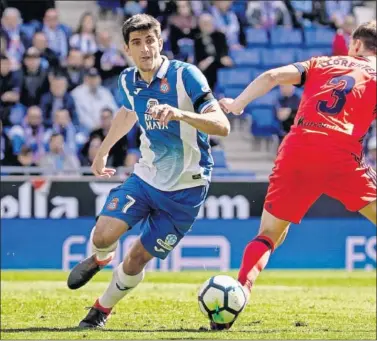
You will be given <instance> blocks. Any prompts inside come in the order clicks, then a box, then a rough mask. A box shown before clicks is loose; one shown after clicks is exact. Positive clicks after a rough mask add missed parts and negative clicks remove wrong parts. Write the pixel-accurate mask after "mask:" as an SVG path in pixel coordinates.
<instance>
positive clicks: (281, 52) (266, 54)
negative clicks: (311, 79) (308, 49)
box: [261, 48, 297, 68]
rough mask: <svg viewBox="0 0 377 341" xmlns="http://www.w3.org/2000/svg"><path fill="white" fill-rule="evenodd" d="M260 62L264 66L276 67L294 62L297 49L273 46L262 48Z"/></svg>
mask: <svg viewBox="0 0 377 341" xmlns="http://www.w3.org/2000/svg"><path fill="white" fill-rule="evenodd" d="M261 55H262V64H263V66H265V67H267V68H268V67H270V68H271V67H277V66H283V65H287V64H291V63H294V62H295V61H296V55H297V49H294V48H273V49H262V50H261Z"/></svg>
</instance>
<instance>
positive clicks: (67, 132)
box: [52, 109, 77, 154]
mask: <svg viewBox="0 0 377 341" xmlns="http://www.w3.org/2000/svg"><path fill="white" fill-rule="evenodd" d="M52 132H53V133H59V134H61V135H62V136H63V138H64V143H65V145H66V147H67V149H68V150H69V151H70V152H72V153H74V154H76V153H77V146H76V128H75V127H74V125H73V124H72V121H71V117H70V114H69V112H68V110H66V109H59V110H57V111H56V113H55V115H54V124H53V126H52Z"/></svg>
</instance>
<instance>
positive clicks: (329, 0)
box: [325, 0, 352, 28]
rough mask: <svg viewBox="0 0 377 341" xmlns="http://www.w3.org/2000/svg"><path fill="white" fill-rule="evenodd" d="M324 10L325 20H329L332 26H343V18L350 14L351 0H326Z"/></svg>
mask: <svg viewBox="0 0 377 341" xmlns="http://www.w3.org/2000/svg"><path fill="white" fill-rule="evenodd" d="M325 10H326V15H327V20H329V21H330V22H331V23H332V25H333V27H334V28H339V27H342V26H343V23H344V20H345V18H346V17H347V16H348V15H350V14H352V1H344V0H326V1H325Z"/></svg>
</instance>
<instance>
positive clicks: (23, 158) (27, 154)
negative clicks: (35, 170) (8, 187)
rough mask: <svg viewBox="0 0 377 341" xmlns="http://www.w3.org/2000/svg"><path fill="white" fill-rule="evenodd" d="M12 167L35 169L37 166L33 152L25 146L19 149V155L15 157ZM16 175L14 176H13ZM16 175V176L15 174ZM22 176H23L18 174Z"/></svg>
mask: <svg viewBox="0 0 377 341" xmlns="http://www.w3.org/2000/svg"><path fill="white" fill-rule="evenodd" d="M14 166H18V167H36V166H37V164H36V163H35V162H34V159H33V151H32V150H31V148H30V147H28V146H27V145H23V146H22V147H21V151H20V153H19V154H18V155H17V160H16V162H15V163H14ZM13 175H16V174H13ZM17 175H18V174H17ZM19 175H23V174H19Z"/></svg>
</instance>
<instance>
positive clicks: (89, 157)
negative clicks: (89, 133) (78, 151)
mask: <svg viewBox="0 0 377 341" xmlns="http://www.w3.org/2000/svg"><path fill="white" fill-rule="evenodd" d="M101 143H102V139H101V138H100V137H99V136H96V135H95V136H93V137H92V138H91V139H90V140H89V141H88V142H87V150H86V155H85V156H84V157H83V159H82V161H81V165H82V166H84V167H90V166H91V165H92V163H93V160H94V158H95V156H96V154H97V152H98V150H99V147H100V146H101ZM85 146H86V145H85ZM107 164H108V165H109V164H111V163H109V161H108V163H107Z"/></svg>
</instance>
